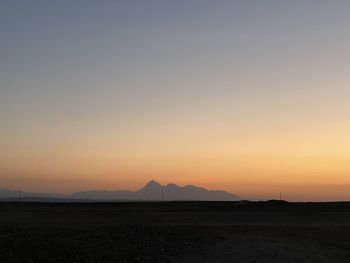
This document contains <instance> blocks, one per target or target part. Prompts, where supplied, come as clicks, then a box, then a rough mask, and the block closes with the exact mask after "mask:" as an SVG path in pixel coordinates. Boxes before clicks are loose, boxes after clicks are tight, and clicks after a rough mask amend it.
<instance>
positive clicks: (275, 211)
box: [0, 201, 350, 263]
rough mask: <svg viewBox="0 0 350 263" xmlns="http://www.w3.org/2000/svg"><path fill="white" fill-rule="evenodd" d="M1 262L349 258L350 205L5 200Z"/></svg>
mask: <svg viewBox="0 0 350 263" xmlns="http://www.w3.org/2000/svg"><path fill="white" fill-rule="evenodd" d="M0 262H35V263H38V262H318V263H322V262H347V263H348V262H350V203H347V202H343V203H287V202H283V201H269V202H245V201H242V202H139V203H135V202H134V203H131V202H120V203H28V202H23V203H15V202H12V203H11V202H0Z"/></svg>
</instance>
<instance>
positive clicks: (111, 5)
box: [0, 0, 350, 201]
mask: <svg viewBox="0 0 350 263" xmlns="http://www.w3.org/2000/svg"><path fill="white" fill-rule="evenodd" d="M349 12H350V2H349V1H341V0H335V1H323V0H318V1H311V0H303V1H301V0H295V1H294V0H293V1H292V0H290V1H289V0H288V1H277V0H275V1H270V0H266V1H258V0H256V1H253V0H252V1H246V0H244V1H243V0H242V1H225V0H219V1H207V0H198V1H197V0H177V1H170V0H165V1H164V0H158V1H155V0H147V1H143V0H139V1H133V0H130V1H109V0H105V1H88V0H87V1H80V0H75V1H70V0H69V1H68V0H61V1H44V0H28V1H18V0H3V1H1V2H0V128H1V129H0V188H4V187H6V188H13V189H16V188H19V187H21V188H22V189H24V190H27V191H38V192H42V191H44V192H48V191H53V192H60V193H71V192H73V191H78V190H88V189H107V190H112V189H131V190H135V189H138V188H140V187H142V186H143V185H144V184H145V183H146V182H147V181H149V180H151V179H154V180H157V181H159V182H160V183H162V184H167V183H169V182H173V183H177V184H180V185H186V184H195V185H199V186H203V187H207V188H210V189H222V190H226V191H229V192H232V193H234V194H237V195H239V196H242V197H244V198H257V199H271V198H279V194H280V192H282V195H283V198H284V199H287V200H304V201H309V200H311V201H319V200H350V191H349V189H350V151H349V149H350V137H349V136H350V135H349V134H350V118H349V116H350V103H349V99H350V66H349V61H350V48H349V47H350V35H349V34H348V29H349V26H350V16H349Z"/></svg>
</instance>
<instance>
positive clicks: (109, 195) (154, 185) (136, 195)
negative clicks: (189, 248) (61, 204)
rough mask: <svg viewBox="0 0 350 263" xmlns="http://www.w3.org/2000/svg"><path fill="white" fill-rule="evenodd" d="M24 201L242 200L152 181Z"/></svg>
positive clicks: (3, 193) (4, 195) (5, 192)
mask: <svg viewBox="0 0 350 263" xmlns="http://www.w3.org/2000/svg"><path fill="white" fill-rule="evenodd" d="M21 197H22V200H23V201H25V200H28V199H29V197H30V198H34V197H35V198H38V199H40V198H51V199H52V200H56V199H66V200H67V199H69V200H91V201H103V200H120V201H123V200H124V201H125V200H130V201H160V200H166V201H176V200H178V201H185V200H188V201H190V200H191V201H235V200H239V199H240V198H239V197H238V196H236V195H233V194H231V193H228V192H225V191H220V190H207V189H205V188H202V187H197V186H194V185H186V186H183V187H182V186H178V185H176V184H167V185H161V184H159V183H158V182H156V181H153V180H152V181H150V182H149V183H147V184H146V185H145V186H144V187H143V188H141V189H140V190H138V191H126V190H124V191H123V190H115V191H105V190H91V191H83V192H76V193H73V194H71V195H60V194H55V193H29V192H21ZM0 198H1V199H8V198H11V200H16V198H17V199H18V191H14V190H9V189H2V190H0Z"/></svg>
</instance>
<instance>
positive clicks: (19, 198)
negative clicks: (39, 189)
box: [18, 188, 21, 202]
mask: <svg viewBox="0 0 350 263" xmlns="http://www.w3.org/2000/svg"><path fill="white" fill-rule="evenodd" d="M18 201H19V202H21V188H19V189H18Z"/></svg>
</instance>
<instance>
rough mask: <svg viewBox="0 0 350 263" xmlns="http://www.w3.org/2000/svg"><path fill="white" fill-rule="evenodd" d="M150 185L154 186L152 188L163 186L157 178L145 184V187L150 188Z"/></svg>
mask: <svg viewBox="0 0 350 263" xmlns="http://www.w3.org/2000/svg"><path fill="white" fill-rule="evenodd" d="M149 187H152V188H154V187H162V185H161V184H160V183H158V182H157V181H155V180H151V181H149V182H148V183H147V184H146V185H145V187H144V188H149Z"/></svg>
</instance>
